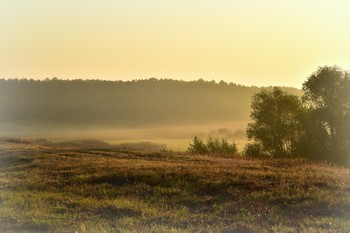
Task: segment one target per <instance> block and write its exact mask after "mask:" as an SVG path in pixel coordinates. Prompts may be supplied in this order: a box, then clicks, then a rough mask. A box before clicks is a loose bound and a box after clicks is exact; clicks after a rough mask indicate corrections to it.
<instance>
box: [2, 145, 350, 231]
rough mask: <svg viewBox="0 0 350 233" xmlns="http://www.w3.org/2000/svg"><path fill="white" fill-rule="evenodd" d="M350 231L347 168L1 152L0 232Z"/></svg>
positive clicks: (31, 149) (98, 152) (104, 153)
mask: <svg viewBox="0 0 350 233" xmlns="http://www.w3.org/2000/svg"><path fill="white" fill-rule="evenodd" d="M349 231H350V169H349V168H342V167H337V166H334V165H330V164H314V163H309V162H306V161H303V160H274V161H272V160H252V159H245V158H241V157H236V158H224V157H217V156H214V155H206V156H200V155H189V154H185V153H175V152H169V151H163V152H152V153H151V152H130V151H120V150H117V149H113V148H105V149H103V148H99V149H83V148H72V147H71V148H68V147H62V146H61V147H58V146H44V145H42V144H38V143H34V142H33V143H30V142H26V141H24V142H20V141H17V142H1V144H0V232H203V233H204V232H349Z"/></svg>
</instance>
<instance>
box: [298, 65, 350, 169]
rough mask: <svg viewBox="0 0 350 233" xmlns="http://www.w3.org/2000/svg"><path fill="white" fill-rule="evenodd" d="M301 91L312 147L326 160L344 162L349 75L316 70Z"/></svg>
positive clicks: (349, 128)
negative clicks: (305, 107)
mask: <svg viewBox="0 0 350 233" xmlns="http://www.w3.org/2000/svg"><path fill="white" fill-rule="evenodd" d="M303 91H304V92H305V94H304V96H303V101H304V103H305V105H306V106H307V108H308V109H309V114H310V121H311V122H312V124H313V127H309V129H308V131H309V139H312V142H313V144H314V145H313V146H314V147H321V149H322V150H323V152H324V153H327V155H325V156H326V157H327V158H328V159H329V160H335V161H342V162H344V161H346V160H348V159H349V157H350V151H349V140H350V74H349V73H348V72H346V71H344V70H342V69H340V68H339V67H336V66H324V67H320V68H319V69H318V70H317V71H316V72H315V73H313V74H312V75H311V76H310V77H309V78H308V79H307V80H306V82H305V83H304V84H303ZM316 125H317V126H318V128H317V127H315V126H316ZM315 131H317V132H325V134H326V136H327V140H326V141H325V140H324V136H322V134H318V135H316V133H314V132H315ZM312 135H313V136H312Z"/></svg>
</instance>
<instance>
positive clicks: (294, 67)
mask: <svg viewBox="0 0 350 233" xmlns="http://www.w3.org/2000/svg"><path fill="white" fill-rule="evenodd" d="M349 9H350V1H348V0H333V1H330V0H293V1H289V0H264V1H261V0H244V1H243V0H242V1H238V0H173V1H164V0H132V1H120V0H104V1H86V0H57V1H54V0H45V1H43V0H0V78H6V79H8V78H32V79H45V78H52V77H58V78H60V79H108V80H133V79H148V78H151V77H155V78H159V79H160V78H168V79H181V80H197V79H204V80H216V81H220V80H224V81H226V82H233V83H237V84H242V85H248V86H252V85H254V86H270V85H278V86H293V87H297V88H301V86H302V83H303V82H304V81H305V80H306V79H307V77H308V76H310V75H311V74H312V72H314V71H316V70H317V68H318V67H319V66H324V65H338V66H340V67H341V68H344V69H349V68H350V30H349V23H350V14H349Z"/></svg>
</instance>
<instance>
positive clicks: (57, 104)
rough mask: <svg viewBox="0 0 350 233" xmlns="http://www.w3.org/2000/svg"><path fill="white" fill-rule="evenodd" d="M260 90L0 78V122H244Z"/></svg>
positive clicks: (205, 83) (157, 82)
mask: <svg viewBox="0 0 350 233" xmlns="http://www.w3.org/2000/svg"><path fill="white" fill-rule="evenodd" d="M283 89H284V90H286V91H289V92H291V93H293V94H297V95H300V94H301V91H300V90H298V89H296V88H283ZM260 90H261V88H258V87H246V86H241V85H237V84H233V83H226V82H223V81H221V82H219V83H216V82H214V81H204V80H197V81H190V82H186V81H178V80H168V79H161V80H158V79H155V78H151V79H148V80H134V81H102V80H59V79H56V78H54V79H46V80H42V81H39V80H27V79H9V80H5V79H1V80H0V109H1V111H0V123H1V124H2V125H12V124H16V125H33V124H34V125H37V124H39V125H40V124H50V125H52V124H53V125H76V124H78V125H81V126H126V127H130V126H152V125H166V124H184V123H189V124H201V123H207V122H220V121H246V120H249V113H250V102H251V97H252V95H253V94H254V93H256V92H258V91H260Z"/></svg>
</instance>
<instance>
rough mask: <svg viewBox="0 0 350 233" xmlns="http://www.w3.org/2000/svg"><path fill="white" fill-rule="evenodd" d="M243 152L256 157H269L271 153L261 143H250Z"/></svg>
mask: <svg viewBox="0 0 350 233" xmlns="http://www.w3.org/2000/svg"><path fill="white" fill-rule="evenodd" d="M243 154H244V155H245V156H247V157H254V158H268V157H269V154H268V153H266V152H265V151H264V150H263V148H262V146H261V144H259V143H248V144H247V145H246V146H245V147H244V150H243Z"/></svg>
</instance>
